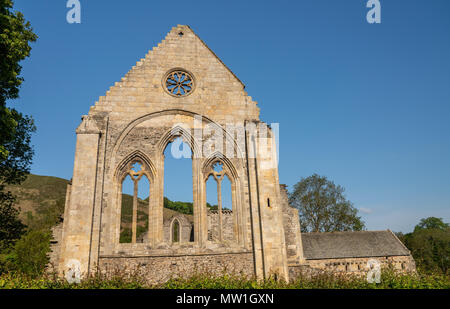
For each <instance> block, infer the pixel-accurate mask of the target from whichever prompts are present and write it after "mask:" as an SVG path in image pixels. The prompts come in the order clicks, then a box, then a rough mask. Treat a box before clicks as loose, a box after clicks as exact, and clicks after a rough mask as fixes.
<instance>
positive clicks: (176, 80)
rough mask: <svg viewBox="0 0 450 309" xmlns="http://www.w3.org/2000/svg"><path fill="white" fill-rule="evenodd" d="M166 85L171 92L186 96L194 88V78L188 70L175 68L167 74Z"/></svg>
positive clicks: (178, 95) (175, 94) (174, 94)
mask: <svg viewBox="0 0 450 309" xmlns="http://www.w3.org/2000/svg"><path fill="white" fill-rule="evenodd" d="M165 87H166V90H167V91H168V92H169V94H171V95H173V96H177V97H182V96H186V95H188V94H190V93H191V92H192V90H193V89H194V79H193V78H192V76H191V74H189V73H188V72H186V71H183V70H174V71H171V72H169V73H168V74H167V75H166V78H165Z"/></svg>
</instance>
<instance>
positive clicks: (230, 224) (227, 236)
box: [208, 209, 236, 241]
mask: <svg viewBox="0 0 450 309" xmlns="http://www.w3.org/2000/svg"><path fill="white" fill-rule="evenodd" d="M222 221H223V225H222V233H223V239H224V240H225V241H234V240H236V239H235V232H234V219H233V211H232V210H225V209H224V210H222ZM208 240H211V241H218V240H219V213H218V211H217V210H209V211H208Z"/></svg>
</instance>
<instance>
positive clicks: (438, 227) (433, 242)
mask: <svg viewBox="0 0 450 309" xmlns="http://www.w3.org/2000/svg"><path fill="white" fill-rule="evenodd" d="M402 241H403V242H404V244H405V245H406V247H408V249H409V250H410V251H411V254H412V256H413V257H414V260H415V261H416V264H417V268H418V269H420V270H422V271H425V272H440V273H443V274H444V275H447V274H448V272H449V268H450V227H449V224H448V223H444V221H443V220H442V219H441V218H435V217H429V218H425V219H421V220H420V222H419V224H418V225H416V226H415V228H414V232H412V233H408V234H405V235H404V236H403V237H402Z"/></svg>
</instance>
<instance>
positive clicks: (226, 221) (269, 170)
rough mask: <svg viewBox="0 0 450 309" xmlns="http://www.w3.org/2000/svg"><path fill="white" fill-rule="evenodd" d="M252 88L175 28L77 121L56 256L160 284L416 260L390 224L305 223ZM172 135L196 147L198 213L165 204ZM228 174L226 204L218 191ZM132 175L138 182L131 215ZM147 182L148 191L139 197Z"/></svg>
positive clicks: (407, 264) (60, 264) (86, 269)
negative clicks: (211, 201)
mask: <svg viewBox="0 0 450 309" xmlns="http://www.w3.org/2000/svg"><path fill="white" fill-rule="evenodd" d="M244 87H245V86H244V84H243V83H242V82H241V81H240V80H239V79H238V78H237V77H236V76H235V75H234V74H233V72H232V71H231V70H230V69H228V68H227V67H226V66H225V64H224V63H222V61H221V60H220V59H219V58H218V57H217V56H216V55H215V54H214V53H213V52H212V51H211V50H210V49H209V48H208V47H207V45H206V44H205V43H204V42H203V41H202V40H201V39H200V38H199V37H198V36H197V35H196V34H195V33H194V32H193V31H192V30H191V28H189V27H188V26H182V25H178V26H177V27H174V28H172V30H171V31H170V32H169V33H168V34H167V36H166V37H165V39H164V40H163V41H162V42H161V43H160V44H158V46H157V47H155V48H153V49H152V50H151V51H150V52H149V53H148V54H147V55H146V56H145V58H143V59H141V60H140V61H138V62H137V64H136V65H135V66H134V67H133V68H132V69H131V70H130V71H129V72H128V73H127V74H126V75H125V77H123V78H122V79H121V81H119V82H117V83H116V84H115V85H114V86H112V87H111V88H110V90H109V91H107V93H106V95H105V96H103V97H100V99H99V100H98V102H96V103H95V105H94V106H92V107H91V109H90V111H89V113H88V115H86V116H83V117H82V123H81V125H80V126H79V127H78V128H77V130H76V133H77V143H76V154H75V162H74V171H73V178H72V182H71V184H70V185H69V186H68V188H67V195H66V206H65V212H64V222H63V227H62V234H61V235H60V236H59V238H58V249H57V252H56V253H55V255H54V257H53V259H54V262H55V264H56V266H57V269H58V271H59V272H60V273H61V274H64V273H66V272H68V271H73V269H74V268H77V269H78V270H79V271H80V272H81V274H83V276H86V275H88V274H92V273H94V272H95V271H97V270H100V271H113V270H115V269H138V271H139V272H140V273H142V274H143V275H144V276H146V277H147V278H149V280H150V281H152V282H162V281H164V280H167V279H168V278H170V277H172V276H176V275H180V274H182V275H190V274H194V273H195V272H208V273H221V272H223V271H227V272H232V273H238V274H245V275H249V276H255V277H257V278H267V277H269V276H271V275H276V276H277V277H279V278H283V279H285V280H289V279H292V278H295V276H297V275H298V273H299V272H300V271H301V269H302V267H304V266H309V267H312V268H320V269H336V270H342V271H364V270H365V269H366V264H367V260H368V259H370V258H378V259H379V260H380V261H381V262H382V263H392V264H394V265H395V267H397V268H399V269H413V268H414V261H413V260H412V258H411V256H410V254H409V251H408V250H407V249H406V248H405V247H403V246H402V244H401V243H400V241H398V239H397V238H396V237H395V235H394V234H392V233H391V232H389V231H382V232H354V233H351V232H341V233H325V234H323V235H322V234H320V235H316V234H307V235H305V234H302V233H301V232H300V224H299V220H298V211H297V210H296V209H294V208H292V207H290V206H289V203H288V198H287V191H286V188H285V186H283V185H280V182H279V176H278V164H277V154H276V142H275V138H276V137H275V134H274V132H273V130H272V128H271V127H270V126H269V125H267V124H265V123H264V122H262V121H261V120H260V118H259V108H258V107H257V103H256V102H255V101H253V100H252V98H251V97H250V96H248V95H247V93H246V92H245V90H244ZM176 139H181V140H182V141H183V142H184V143H186V144H187V145H189V147H190V149H191V153H192V156H191V158H192V188H193V209H192V214H185V213H178V212H176V211H173V210H168V209H166V208H164V162H165V161H164V159H165V158H164V151H165V149H166V148H167V147H168V145H169V144H171V143H173V142H174V141H175V140H176ZM209 178H213V179H214V180H215V181H216V183H217V190H218V192H219V193H218V205H217V207H216V208H214V209H213V208H211V207H207V203H206V200H207V197H206V181H207V180H208V179H209ZM225 178H227V179H228V180H229V182H230V183H231V201H232V202H231V204H232V205H231V207H230V208H229V209H228V208H224V207H222V204H221V198H220V191H221V182H222V180H223V179H225ZM125 179H128V180H129V181H131V182H132V183H133V184H134V194H133V196H132V197H130V198H129V201H128V204H127V205H128V206H129V207H128V208H126V211H128V212H127V214H128V218H129V221H127V222H126V224H125V223H124V222H123V218H124V216H125V215H124V212H125V207H124V204H123V203H124V201H125V199H123V198H122V185H123V182H124V181H125ZM143 179H146V180H147V181H148V183H149V185H148V187H147V189H148V191H147V194H146V196H148V199H145V200H142V199H139V198H138V196H137V190H138V189H137V188H138V184H139V182H140V181H142V180H143ZM169 185H170V184H169ZM142 220H143V221H142ZM142 222H144V223H142ZM302 238H303V239H302ZM361 244H363V245H362V246H361ZM352 248H353V249H352Z"/></svg>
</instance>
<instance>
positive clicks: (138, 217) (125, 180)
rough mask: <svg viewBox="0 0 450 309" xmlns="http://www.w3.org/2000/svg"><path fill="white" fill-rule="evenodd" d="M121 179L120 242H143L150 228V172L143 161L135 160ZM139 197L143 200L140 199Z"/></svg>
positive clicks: (127, 167) (125, 170)
mask: <svg viewBox="0 0 450 309" xmlns="http://www.w3.org/2000/svg"><path fill="white" fill-rule="evenodd" d="M121 179H122V182H121V189H122V190H121V191H122V198H121V208H120V209H121V223H120V225H121V226H120V241H119V242H120V243H137V242H143V241H144V238H145V236H146V235H145V234H147V233H148V227H149V220H148V219H149V218H148V204H149V200H150V178H149V177H148V171H147V170H146V168H145V165H144V164H143V163H142V162H141V161H139V160H133V161H131V162H130V163H129V164H128V165H127V166H126V168H125V169H124V171H123V173H122V177H121ZM139 196H141V197H143V198H139ZM147 198H148V200H147Z"/></svg>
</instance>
